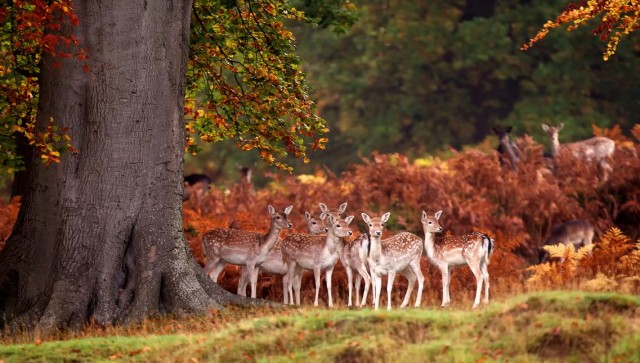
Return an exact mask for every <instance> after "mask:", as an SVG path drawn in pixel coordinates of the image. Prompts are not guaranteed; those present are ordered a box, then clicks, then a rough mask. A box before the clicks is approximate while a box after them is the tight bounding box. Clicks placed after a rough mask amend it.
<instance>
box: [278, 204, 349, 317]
mask: <svg viewBox="0 0 640 363" xmlns="http://www.w3.org/2000/svg"><path fill="white" fill-rule="evenodd" d="M327 218H328V223H327V228H328V231H327V235H326V236H314V235H310V234H290V235H289V236H287V237H286V238H285V239H284V240H283V241H282V257H283V259H284V262H285V264H286V265H287V267H288V268H289V287H288V289H287V290H288V291H289V301H290V302H291V303H293V283H294V281H298V279H301V278H302V270H303V269H307V270H313V276H314V277H315V283H316V298H315V301H314V303H313V305H314V306H318V298H319V292H320V274H321V273H322V271H325V272H326V281H327V290H328V294H329V299H328V300H329V302H328V303H329V307H332V306H333V298H332V295H331V276H332V275H333V268H334V267H335V264H336V262H338V258H339V256H338V254H339V252H340V251H341V250H342V248H343V241H342V239H343V238H344V237H348V236H351V235H352V234H353V232H352V231H351V228H349V223H351V221H352V220H353V216H349V217H347V218H345V219H342V218H340V217H338V218H336V217H334V216H333V214H329V215H328V217H327ZM296 304H297V305H300V292H299V290H298V291H296Z"/></svg>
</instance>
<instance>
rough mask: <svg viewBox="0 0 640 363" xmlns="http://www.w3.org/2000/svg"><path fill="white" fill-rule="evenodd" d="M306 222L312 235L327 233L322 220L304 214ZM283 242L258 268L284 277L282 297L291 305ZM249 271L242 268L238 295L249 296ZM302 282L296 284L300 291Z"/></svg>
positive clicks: (279, 241) (280, 241)
mask: <svg viewBox="0 0 640 363" xmlns="http://www.w3.org/2000/svg"><path fill="white" fill-rule="evenodd" d="M304 216H305V220H306V221H307V229H308V230H309V233H311V234H316V235H317V234H322V233H327V227H325V226H324V223H323V222H322V220H320V219H318V218H315V217H313V216H312V215H311V214H310V213H309V212H306V211H305V212H304ZM281 247H282V240H280V239H279V240H278V242H276V245H275V246H273V248H272V249H271V251H269V253H268V254H267V258H266V259H265V260H264V262H263V263H262V264H261V265H260V266H259V267H257V269H258V272H260V271H262V272H266V273H268V274H273V275H282V295H283V301H284V304H288V303H289V294H288V293H287V289H288V287H289V276H288V275H287V272H289V270H288V269H287V265H285V263H284V261H283V260H282V250H281ZM249 280H250V279H249V270H248V269H247V268H246V267H243V268H242V274H241V275H240V280H239V281H238V291H237V293H238V295H241V296H247V285H248V284H249ZM300 283H301V282H300V281H295V282H294V284H296V285H295V286H297V288H298V290H299V289H300Z"/></svg>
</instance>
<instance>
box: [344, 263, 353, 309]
mask: <svg viewBox="0 0 640 363" xmlns="http://www.w3.org/2000/svg"><path fill="white" fill-rule="evenodd" d="M344 270H345V271H346V272H347V285H349V301H348V302H347V306H351V301H352V297H351V294H353V270H352V269H351V267H345V268H344Z"/></svg>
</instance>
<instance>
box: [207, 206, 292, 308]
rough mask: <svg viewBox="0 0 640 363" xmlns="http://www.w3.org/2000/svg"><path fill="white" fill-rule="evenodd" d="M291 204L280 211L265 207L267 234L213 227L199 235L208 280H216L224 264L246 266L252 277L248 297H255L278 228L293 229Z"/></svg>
mask: <svg viewBox="0 0 640 363" xmlns="http://www.w3.org/2000/svg"><path fill="white" fill-rule="evenodd" d="M292 208H293V206H292V205H290V206H288V207H287V208H285V209H284V210H283V211H282V212H277V211H276V210H275V209H274V208H273V207H272V206H269V207H268V210H269V215H270V216H271V226H270V227H269V231H268V232H267V234H261V233H259V232H248V231H241V230H237V229H226V228H216V229H213V230H211V231H209V232H206V233H205V234H204V235H203V236H202V251H203V252H204V254H205V256H206V259H207V262H206V265H205V267H204V270H205V272H206V273H207V275H209V277H210V278H211V280H213V281H214V282H216V283H217V281H218V275H220V273H221V272H222V270H223V269H224V268H225V266H226V265H227V264H233V265H238V266H246V267H247V270H248V271H247V272H248V273H249V276H250V279H251V297H252V298H255V297H256V288H257V287H256V285H257V283H258V270H257V269H256V267H257V266H260V265H261V264H262V263H263V262H264V261H265V259H266V258H267V255H268V254H269V251H271V249H272V248H273V247H274V246H275V244H276V242H277V241H278V235H279V234H280V230H282V229H285V228H286V229H289V228H292V227H293V225H292V224H291V223H290V222H289V218H288V217H289V213H291V209H292Z"/></svg>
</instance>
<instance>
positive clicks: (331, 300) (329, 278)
mask: <svg viewBox="0 0 640 363" xmlns="http://www.w3.org/2000/svg"><path fill="white" fill-rule="evenodd" d="M331 276H333V267H332V268H330V269H328V270H327V272H325V275H324V278H325V279H326V280H327V292H328V294H329V307H330V308H331V307H333V297H331Z"/></svg>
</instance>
